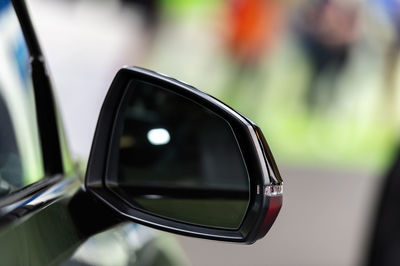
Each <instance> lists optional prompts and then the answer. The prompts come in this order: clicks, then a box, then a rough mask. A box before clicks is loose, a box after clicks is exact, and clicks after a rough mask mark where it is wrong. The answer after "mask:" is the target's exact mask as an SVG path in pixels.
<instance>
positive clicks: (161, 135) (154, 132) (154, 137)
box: [147, 128, 171, 145]
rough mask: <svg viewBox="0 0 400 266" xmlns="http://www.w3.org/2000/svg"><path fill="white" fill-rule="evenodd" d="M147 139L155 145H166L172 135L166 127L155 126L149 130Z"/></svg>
mask: <svg viewBox="0 0 400 266" xmlns="http://www.w3.org/2000/svg"><path fill="white" fill-rule="evenodd" d="M147 139H148V140H149V142H150V143H151V144H153V145H164V144H167V143H168V142H169V140H170V139H171V137H170V136H169V133H168V131H167V130H166V129H165V128H153V129H151V130H150V131H149V132H147Z"/></svg>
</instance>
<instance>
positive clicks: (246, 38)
mask: <svg viewBox="0 0 400 266" xmlns="http://www.w3.org/2000/svg"><path fill="white" fill-rule="evenodd" d="M225 7H226V13H227V19H226V29H227V31H226V34H225V35H224V37H225V40H224V43H225V47H226V50H227V51H228V56H229V57H230V59H231V60H232V67H233V74H232V75H231V79H230V81H229V84H228V86H227V87H228V88H229V89H230V92H229V93H230V95H231V98H233V100H234V101H235V100H239V98H240V101H241V102H242V105H243V106H246V107H248V109H249V110H246V112H248V113H253V112H254V111H255V110H253V109H252V108H253V107H254V108H255V99H257V98H258V95H259V94H260V93H261V92H262V90H263V89H264V87H265V86H264V84H263V82H262V80H261V78H262V76H264V75H265V71H264V69H261V70H260V68H261V66H262V64H263V63H264V61H265V60H266V59H268V57H269V56H270V55H271V54H272V53H273V52H274V51H275V48H276V47H277V45H278V43H279V40H280V36H281V32H282V29H283V21H284V11H285V7H284V4H283V3H282V1H279V0H229V1H227V2H226V6H225ZM246 78H250V79H251V80H252V83H253V86H251V87H252V88H250V87H249V86H240V85H239V86H238V83H240V82H241V81H242V80H243V79H246ZM245 83H246V84H247V83H248V82H245ZM247 85H248V84H247ZM239 87H241V88H243V89H245V90H243V91H239ZM251 89H252V91H251ZM241 92H243V93H241ZM243 95H245V96H244V97H250V99H247V101H246V99H245V98H244V97H243Z"/></svg>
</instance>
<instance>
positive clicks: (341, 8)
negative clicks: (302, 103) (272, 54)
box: [297, 0, 359, 110]
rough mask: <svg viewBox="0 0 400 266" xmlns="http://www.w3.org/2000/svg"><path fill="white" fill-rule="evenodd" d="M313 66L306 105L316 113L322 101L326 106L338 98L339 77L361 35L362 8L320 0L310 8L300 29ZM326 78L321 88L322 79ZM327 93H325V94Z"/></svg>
mask: <svg viewBox="0 0 400 266" xmlns="http://www.w3.org/2000/svg"><path fill="white" fill-rule="evenodd" d="M297 27H298V28H297V29H298V32H299V34H300V39H301V41H302V43H303V47H304V50H305V52H306V54H307V55H308V57H309V61H310V64H311V77H310V81H309V86H308V88H307V92H306V95H305V96H306V104H307V105H308V106H309V108H310V109H311V110H312V109H314V108H315V107H316V106H317V105H318V102H319V101H321V98H322V97H323V98H325V99H324V101H323V102H320V103H321V106H326V105H327V104H329V103H330V102H332V101H333V100H334V99H335V97H336V90H337V89H338V88H337V87H338V86H337V84H336V83H337V80H338V78H339V74H340V73H341V72H342V71H343V69H344V68H345V66H346V64H347V62H348V61H349V57H350V52H351V48H352V45H353V44H354V43H355V41H356V40H357V38H358V35H359V6H358V5H357V4H356V3H352V2H347V1H339V0H316V1H312V2H311V3H309V4H307V5H306V6H305V8H304V10H303V11H302V14H301V19H300V22H299V25H297ZM324 76H325V78H326V80H325V82H323V83H324V84H323V86H320V78H321V77H324ZM321 90H323V91H321Z"/></svg>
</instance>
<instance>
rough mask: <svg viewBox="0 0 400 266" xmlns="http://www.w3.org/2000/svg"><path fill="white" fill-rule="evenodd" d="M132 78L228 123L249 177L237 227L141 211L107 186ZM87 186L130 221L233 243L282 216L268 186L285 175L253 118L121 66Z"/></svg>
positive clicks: (95, 145) (105, 106)
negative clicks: (246, 199)
mask: <svg viewBox="0 0 400 266" xmlns="http://www.w3.org/2000/svg"><path fill="white" fill-rule="evenodd" d="M133 79H135V80H140V81H144V82H148V83H151V84H154V85H157V86H160V87H162V88H165V89H166V90H169V91H171V92H172V93H176V94H178V95H180V96H183V97H186V98H187V99H189V100H191V101H193V102H195V103H197V104H199V105H201V106H203V107H205V108H207V109H209V110H211V111H213V112H214V113H216V114H217V115H219V116H220V117H222V118H223V119H224V120H225V121H227V122H228V123H229V124H230V126H231V128H232V130H233V132H234V135H235V137H236V139H237V141H238V145H239V148H240V151H241V153H242V157H243V159H244V162H245V165H246V168H247V172H248V175H249V181H250V203H249V207H248V209H247V213H246V215H245V217H244V220H243V222H242V224H241V225H240V227H239V228H238V229H237V230H227V229H215V228H210V227H205V226H198V225H192V224H188V223H183V222H177V221H174V220H170V219H166V218H162V217H159V216H156V215H152V214H149V213H146V212H143V211H141V210H138V209H136V208H134V207H132V206H131V205H129V204H128V203H127V202H126V201H124V200H123V199H122V198H121V197H120V196H119V195H118V194H117V193H115V192H113V191H111V190H110V189H109V188H108V187H107V186H106V182H105V178H106V173H107V169H108V167H109V161H110V160H111V159H112V158H109V154H110V150H111V140H112V138H113V131H114V128H116V123H117V121H118V120H117V117H118V112H119V109H120V105H121V103H122V102H123V99H124V97H125V96H126V91H127V88H128V83H129V82H130V81H131V80H133ZM85 185H86V188H87V190H88V191H89V192H90V193H92V194H93V195H95V196H96V197H97V198H99V199H101V200H102V201H104V202H105V203H106V204H107V205H109V206H110V207H111V208H112V209H114V210H115V211H116V212H117V213H118V214H119V215H121V216H123V217H125V218H126V219H128V220H131V221H135V222H138V223H141V224H145V225H148V226H152V227H155V228H158V229H162V230H166V231H169V232H174V233H180V234H184V235H188V236H196V237H202V238H209V239H215V240H224V241H231V242H244V243H253V242H255V241H256V240H257V239H259V238H261V237H263V236H264V235H265V234H266V232H267V231H268V230H269V228H270V226H271V225H272V223H273V221H274V220H275V218H276V216H277V215H278V212H279V209H280V207H281V204H282V194H281V193H278V194H274V195H272V196H271V195H269V194H268V193H267V187H268V186H281V185H282V179H281V177H280V174H279V171H278V168H277V167H276V164H275V161H274V160H273V157H272V153H271V152H270V150H269V147H268V145H267V143H266V141H265V139H264V137H263V136H262V133H261V131H260V130H259V128H258V127H257V126H256V125H255V124H254V123H253V122H251V121H250V120H249V119H247V118H246V117H244V116H243V115H241V114H239V113H237V112H236V111H234V110H233V109H231V108H230V107H228V106H226V105H225V104H223V103H221V102H220V101H218V100H217V99H215V98H213V97H211V96H210V95H208V94H205V93H203V92H201V91H199V90H197V89H196V88H194V87H192V86H189V85H187V84H185V83H183V82H180V81H177V80H175V79H172V78H169V77H167V76H164V75H162V74H159V73H155V72H153V71H149V70H145V69H142V68H137V67H128V68H123V69H121V70H120V71H119V72H118V73H117V75H116V77H115V79H114V81H113V82H112V84H111V87H110V90H109V92H108V94H107V96H106V99H105V101H104V104H103V107H102V110H101V113H100V116H99V120H98V124H97V128H96V132H95V137H94V140H93V144H92V150H91V154H90V158H89V162H88V168H87V173H86V180H85Z"/></svg>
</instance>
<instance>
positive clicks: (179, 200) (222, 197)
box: [107, 80, 249, 229]
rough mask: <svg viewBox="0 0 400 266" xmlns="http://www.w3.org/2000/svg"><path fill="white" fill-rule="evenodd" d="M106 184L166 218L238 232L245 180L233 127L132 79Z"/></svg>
mask: <svg viewBox="0 0 400 266" xmlns="http://www.w3.org/2000/svg"><path fill="white" fill-rule="evenodd" d="M113 138H114V143H115V144H114V145H113V147H114V148H113V149H114V150H115V151H114V153H113V154H112V156H111V158H110V161H111V162H112V163H111V164H110V167H111V170H110V172H109V173H110V174H108V179H107V186H108V187H109V188H111V189H112V190H114V191H116V192H118V194H119V195H122V197H124V198H125V199H126V200H128V201H129V202H130V203H131V204H133V205H134V206H135V207H136V208H139V209H141V210H145V211H147V212H150V213H152V214H156V215H159V216H162V217H164V218H169V219H173V220H176V221H180V222H187V223H191V224H196V225H203V226H208V227H215V228H226V229H236V228H238V227H239V226H240V224H241V222H242V220H243V218H244V215H245V213H246V210H247V206H248V203H249V178H248V174H247V170H246V166H245V164H244V161H243V158H242V155H241V152H240V149H239V146H238V143H237V141H236V138H235V135H234V133H233V131H232V128H231V127H230V125H229V124H228V122H227V121H225V120H224V119H223V118H221V117H220V116H218V115H217V114H216V113H213V112H212V111H210V110H208V109H206V108H205V107H203V106H201V105H199V104H197V103H195V102H194V101H192V100H189V99H187V98H185V97H183V96H180V95H178V94H176V93H174V92H172V91H170V90H167V89H165V88H161V87H159V86H157V85H154V84H150V83H147V82H144V81H139V80H131V81H130V83H129V87H128V90H127V93H126V95H125V96H124V100H123V102H122V104H121V107H120V110H119V115H118V118H117V123H116V127H115V129H114V137H113Z"/></svg>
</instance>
